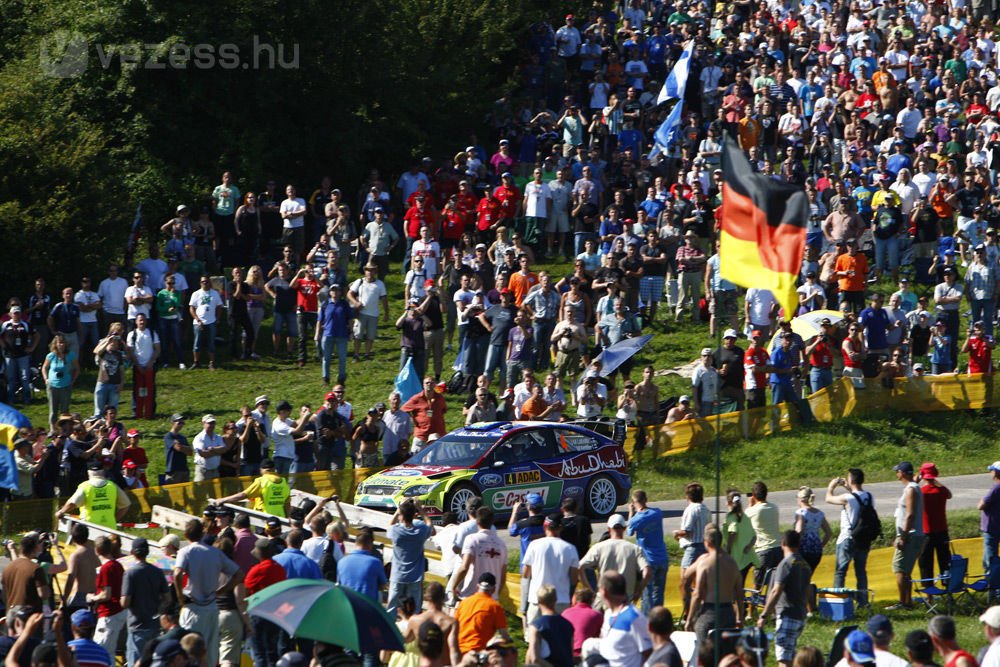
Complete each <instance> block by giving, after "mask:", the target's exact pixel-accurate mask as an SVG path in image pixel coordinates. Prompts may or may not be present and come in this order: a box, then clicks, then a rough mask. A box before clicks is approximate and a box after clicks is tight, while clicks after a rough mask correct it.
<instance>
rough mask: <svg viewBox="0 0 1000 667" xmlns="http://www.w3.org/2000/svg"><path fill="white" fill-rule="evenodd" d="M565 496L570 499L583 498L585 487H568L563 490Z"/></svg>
mask: <svg viewBox="0 0 1000 667" xmlns="http://www.w3.org/2000/svg"><path fill="white" fill-rule="evenodd" d="M563 495H564V496H567V497H569V496H573V497H576V496H582V495H583V487H582V486H567V487H566V488H565V489H563Z"/></svg>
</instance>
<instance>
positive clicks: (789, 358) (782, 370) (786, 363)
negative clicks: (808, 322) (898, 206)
mask: <svg viewBox="0 0 1000 667" xmlns="http://www.w3.org/2000/svg"><path fill="white" fill-rule="evenodd" d="M778 337H779V338H780V339H781V347H779V348H778V349H776V350H775V351H774V352H772V353H771V364H770V366H771V378H770V380H771V404H772V405H778V404H779V403H793V402H795V392H794V391H792V368H793V367H794V366H795V365H796V362H797V361H798V357H797V355H796V354H795V352H794V351H793V350H792V337H791V336H790V335H786V334H783V333H780V334H778Z"/></svg>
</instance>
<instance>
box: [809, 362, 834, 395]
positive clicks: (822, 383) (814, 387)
mask: <svg viewBox="0 0 1000 667" xmlns="http://www.w3.org/2000/svg"><path fill="white" fill-rule="evenodd" d="M831 384H833V371H832V370H831V369H829V368H816V367H813V368H811V369H810V370H809V388H810V391H812V392H813V393H814V394H815V393H816V392H817V391H819V390H820V389H826V388H827V387H829V386H830V385H831Z"/></svg>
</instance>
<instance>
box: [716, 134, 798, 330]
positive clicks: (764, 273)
mask: <svg viewBox="0 0 1000 667" xmlns="http://www.w3.org/2000/svg"><path fill="white" fill-rule="evenodd" d="M723 143H724V145H723V148H722V178H723V183H722V234H721V238H720V240H721V248H720V249H719V261H720V266H719V273H720V274H721V276H722V277H723V278H725V279H726V280H729V281H731V282H733V283H736V284H737V285H740V286H741V287H759V288H763V289H769V290H771V292H772V293H773V294H774V296H775V298H776V299H777V300H778V302H779V303H780V304H781V307H782V308H783V309H784V311H785V317H786V318H788V319H791V318H792V317H793V316H794V314H795V310H796V309H795V304H796V303H797V301H798V299H797V298H796V294H795V280H796V278H797V277H798V274H799V270H800V268H801V266H802V253H803V251H804V250H805V241H806V221H807V220H808V219H809V203H808V200H807V199H806V193H805V191H804V190H802V189H800V188H798V187H796V186H794V185H791V184H789V183H782V182H779V181H776V180H774V179H772V178H768V177H767V176H764V175H762V174H756V173H754V172H753V171H752V170H751V168H750V163H749V162H747V159H746V157H745V156H744V155H743V151H741V150H740V148H739V146H737V145H736V141H735V140H734V139H732V138H731V137H727V138H726V140H725V141H724V142H723Z"/></svg>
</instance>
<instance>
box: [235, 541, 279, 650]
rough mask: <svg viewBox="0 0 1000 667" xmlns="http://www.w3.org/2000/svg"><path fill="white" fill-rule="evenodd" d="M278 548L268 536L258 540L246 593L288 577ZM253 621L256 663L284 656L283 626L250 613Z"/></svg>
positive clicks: (244, 582) (252, 592) (251, 641)
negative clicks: (277, 558)
mask: <svg viewBox="0 0 1000 667" xmlns="http://www.w3.org/2000/svg"><path fill="white" fill-rule="evenodd" d="M275 552H277V548H276V544H275V542H274V541H273V540H271V539H269V538H266V537H262V538H260V539H258V540H257V544H256V545H254V549H253V555H254V558H256V559H257V560H258V563H257V564H256V565H254V566H253V567H251V568H250V571H249V572H247V576H246V578H245V579H244V580H243V585H244V586H245V587H246V592H247V595H253V594H254V593H257V592H259V591H262V590H264V589H265V588H267V587H268V586H271V585H272V584H276V583H278V582H279V581H284V580H285V579H286V578H287V575H286V574H285V568H283V567H281V565H279V564H278V563H275V562H274V560H273V559H274V554H275ZM250 625H251V626H252V627H253V634H252V635H251V636H250V653H251V654H252V655H253V662H254V664H255V665H274V664H277V662H278V658H279V657H281V654H280V653H278V640H279V639H280V637H281V628H279V627H278V626H277V625H275V624H274V623H272V622H271V621H268V620H265V619H263V618H258V617H257V616H251V617H250Z"/></svg>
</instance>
